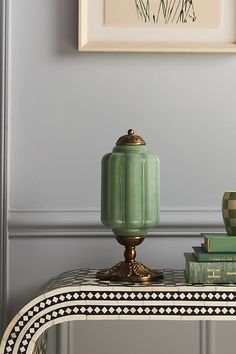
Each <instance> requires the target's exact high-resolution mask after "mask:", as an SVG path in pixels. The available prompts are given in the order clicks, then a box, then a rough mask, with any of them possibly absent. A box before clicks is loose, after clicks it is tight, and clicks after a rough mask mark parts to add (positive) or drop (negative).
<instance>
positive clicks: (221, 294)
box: [40, 269, 236, 319]
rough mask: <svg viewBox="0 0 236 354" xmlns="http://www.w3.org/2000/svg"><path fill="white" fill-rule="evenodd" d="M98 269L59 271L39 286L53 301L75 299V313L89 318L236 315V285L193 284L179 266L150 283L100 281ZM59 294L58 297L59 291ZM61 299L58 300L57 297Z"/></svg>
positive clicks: (163, 317) (166, 271) (175, 317)
mask: <svg viewBox="0 0 236 354" xmlns="http://www.w3.org/2000/svg"><path fill="white" fill-rule="evenodd" d="M97 271H98V269H78V270H72V271H68V272H65V273H62V274H60V275H59V276H57V277H55V278H53V279H51V280H50V281H49V282H47V283H46V284H45V285H44V286H43V287H42V288H41V289H40V293H41V294H44V296H46V298H50V297H52V296H54V295H55V294H56V299H55V296H54V301H59V302H60V301H62V302H64V301H68V299H69V300H70V299H71V300H73V299H76V300H77V299H78V300H80V301H82V302H81V304H83V305H85V306H83V307H82V309H81V307H80V310H79V313H80V314H85V315H86V316H87V317H86V319H89V318H90V317H93V316H96V318H97V319H107V318H105V317H106V316H108V317H109V318H110V319H113V318H114V319H117V318H118V317H119V318H121V317H122V316H125V318H124V319H129V318H130V319H135V316H146V317H147V316H149V318H150V319H155V318H160V319H180V318H181V319H183V318H185V319H186V318H188V319H193V318H197V317H198V318H199V319H213V318H214V319H216V317H218V319H219V318H220V317H222V318H223V317H224V316H227V319H229V317H232V316H233V317H234V316H236V284H235V285H232V284H225V285H221V284H220V285H219V284H216V285H209V284H208V285H193V284H189V283H187V282H186V278H185V272H184V270H182V269H163V270H162V271H163V275H164V277H163V279H161V280H158V281H155V282H151V283H129V282H117V281H103V280H99V279H97V278H96V273H97ZM62 293H63V296H62V297H60V294H62ZM60 299H61V300H60Z"/></svg>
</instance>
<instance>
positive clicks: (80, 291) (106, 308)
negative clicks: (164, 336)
mask: <svg viewBox="0 0 236 354" xmlns="http://www.w3.org/2000/svg"><path fill="white" fill-rule="evenodd" d="M96 272H97V270H95V269H79V270H73V271H69V272H66V273H63V274H61V275H59V276H58V277H56V278H54V279H52V280H50V281H49V282H48V283H46V284H45V285H44V286H43V287H42V288H41V290H40V292H39V295H38V296H37V297H35V298H34V299H33V300H32V301H30V302H29V303H28V304H27V305H26V306H25V307H23V308H22V310H20V311H19V313H17V315H16V316H15V317H14V318H13V320H12V321H11V322H10V324H9V326H8V328H7V329H6V332H5V334H4V336H3V339H2V342H1V346H0V354H9V353H12V354H20V353H27V354H31V353H44V352H45V347H46V341H45V339H44V338H45V337H44V335H43V334H45V331H46V330H47V329H48V328H49V327H51V326H53V325H55V324H58V323H62V322H68V321H74V320H90V319H96V320H139V319H145V320H230V319H231V320H236V285H220V286H218V285H217V286H205V285H196V286H194V285H190V284H187V283H186V280H185V276H184V271H183V270H173V269H165V270H164V279H162V280H161V281H158V282H156V283H151V284H150V283H145V284H140V283H139V284H138V283H135V284H132V283H122V282H119V283H118V282H109V281H101V280H98V279H96Z"/></svg>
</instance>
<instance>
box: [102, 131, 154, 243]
mask: <svg viewBox="0 0 236 354" xmlns="http://www.w3.org/2000/svg"><path fill="white" fill-rule="evenodd" d="M101 194H102V195H101V201H102V205H101V219H102V223H103V224H104V225H106V226H108V227H109V228H111V229H112V231H113V232H114V234H115V235H116V236H126V237H132V236H140V237H144V236H146V235H147V233H148V230H149V229H150V228H152V227H154V226H155V225H157V224H158V223H159V214H160V163H159V159H158V157H157V156H155V155H153V154H152V153H151V152H150V151H149V150H148V148H147V147H146V145H145V142H144V140H143V139H142V138H141V137H140V136H138V135H135V134H134V132H133V130H132V129H130V130H129V131H128V135H124V136H122V137H121V138H120V139H118V141H117V143H116V146H115V147H114V149H113V151H112V153H108V154H106V155H105V156H104V157H103V159H102V188H101Z"/></svg>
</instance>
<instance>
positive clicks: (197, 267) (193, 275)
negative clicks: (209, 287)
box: [184, 233, 236, 284]
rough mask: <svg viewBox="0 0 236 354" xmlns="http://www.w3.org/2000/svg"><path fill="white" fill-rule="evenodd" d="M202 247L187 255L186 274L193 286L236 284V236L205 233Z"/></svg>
mask: <svg viewBox="0 0 236 354" xmlns="http://www.w3.org/2000/svg"><path fill="white" fill-rule="evenodd" d="M202 236H203V237H204V243H203V244H202V245H201V247H193V250H194V253H185V254H184V256H185V259H186V267H185V273H186V278H187V281H188V282H189V283H193V284H215V283H218V284H232V283H236V236H228V235H227V234H212V233H204V234H202Z"/></svg>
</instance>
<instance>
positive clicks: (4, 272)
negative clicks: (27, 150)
mask: <svg viewBox="0 0 236 354" xmlns="http://www.w3.org/2000/svg"><path fill="white" fill-rule="evenodd" d="M0 6H1V91H2V92H1V123H0V124H1V137H0V139H1V142H0V143H1V153H0V160H1V161H0V179H1V185H0V203H1V205H0V258H1V260H0V266H1V270H0V278H1V279H0V287H1V294H0V296H1V298H0V335H2V332H3V329H4V327H5V325H6V323H7V307H8V230H7V229H8V222H7V204H8V203H7V199H8V191H7V144H8V139H7V131H8V129H7V128H8V27H9V2H8V1H7V0H3V1H2V2H1V5H0Z"/></svg>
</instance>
